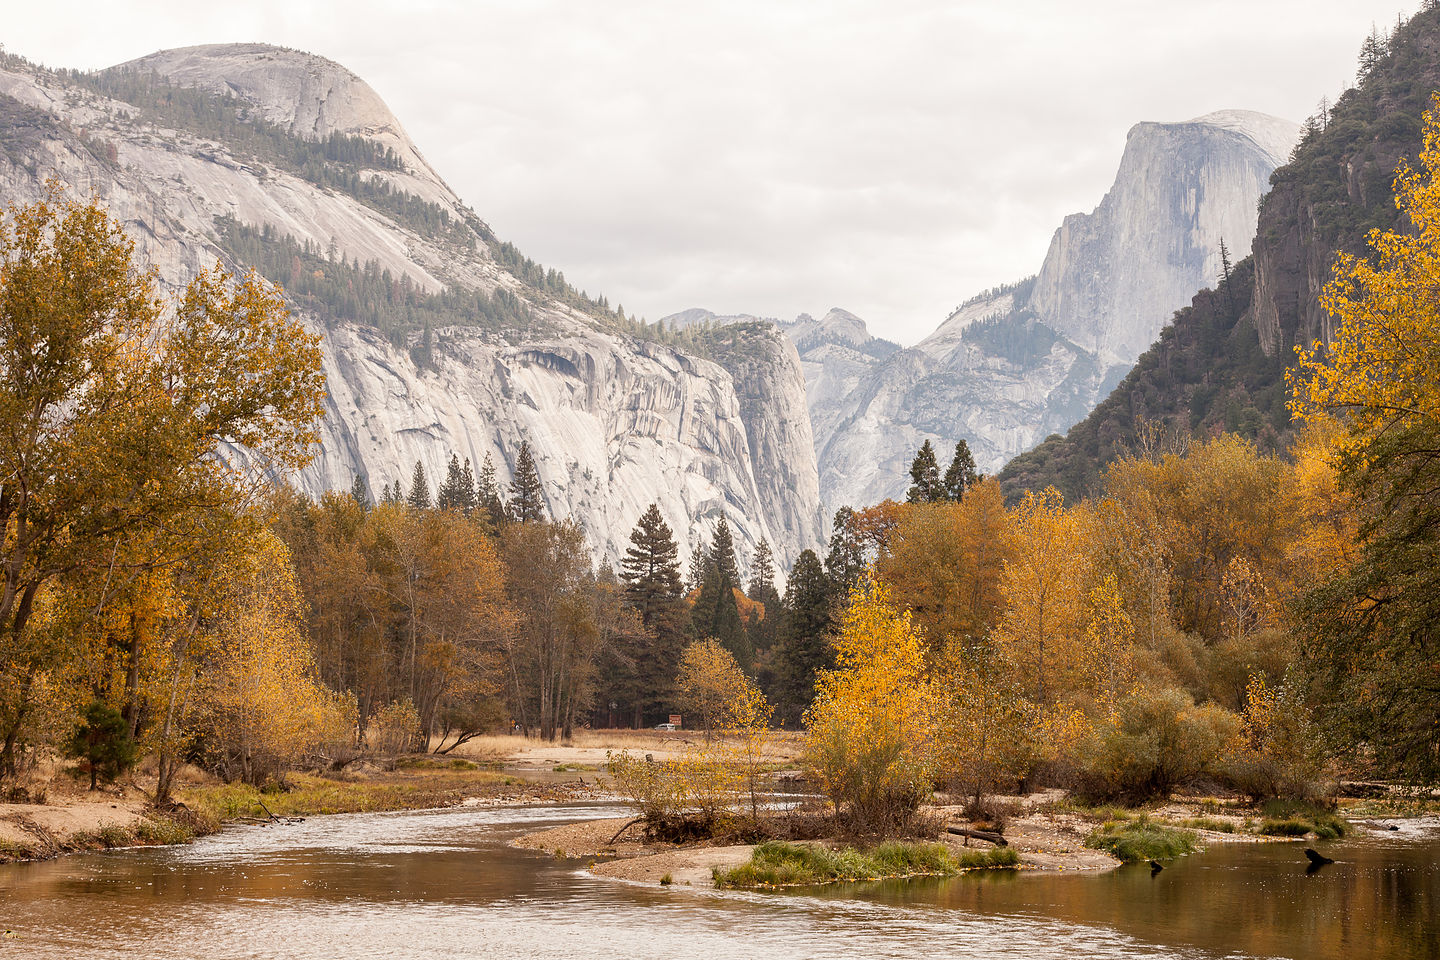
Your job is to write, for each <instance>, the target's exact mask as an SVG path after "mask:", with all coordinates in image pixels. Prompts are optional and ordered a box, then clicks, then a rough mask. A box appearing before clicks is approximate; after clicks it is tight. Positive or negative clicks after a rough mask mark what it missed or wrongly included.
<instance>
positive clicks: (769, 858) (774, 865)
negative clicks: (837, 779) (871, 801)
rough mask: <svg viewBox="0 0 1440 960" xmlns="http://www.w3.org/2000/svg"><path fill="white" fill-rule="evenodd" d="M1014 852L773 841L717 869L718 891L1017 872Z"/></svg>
mask: <svg viewBox="0 0 1440 960" xmlns="http://www.w3.org/2000/svg"><path fill="white" fill-rule="evenodd" d="M1019 860H1020V858H1019V856H1018V855H1017V854H1016V853H1015V851H1014V850H1010V849H1008V848H1004V847H1000V848H997V849H995V850H990V851H979V850H974V851H970V852H969V853H967V854H966V855H965V856H964V857H961V858H960V859H956V858H955V856H954V855H952V854H951V852H950V850H949V848H948V847H946V846H945V845H944V844H943V843H901V842H893V843H882V844H880V845H879V846H876V847H872V848H871V849H869V850H856V849H854V848H846V849H843V850H828V849H826V848H824V847H817V846H810V845H808V844H798V843H789V842H786V841H784V840H771V841H768V842H766V843H762V844H760V845H759V846H758V847H756V848H755V852H754V853H752V854H751V855H750V862H749V863H742V864H741V865H740V866H738V867H735V868H733V869H730V870H720V869H718V868H717V869H716V870H715V871H714V873H713V877H714V880H715V885H716V886H717V887H727V888H754V887H772V888H773V887H800V886H815V885H819V884H824V883H841V882H846V881H857V880H885V879H895V878H902V877H937V876H938V877H944V876H950V875H952V874H955V873H959V872H960V871H961V870H975V869H984V868H990V867H1014V866H1015V865H1017V864H1018V863H1019Z"/></svg>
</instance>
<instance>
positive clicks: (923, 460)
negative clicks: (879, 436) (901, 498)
mask: <svg viewBox="0 0 1440 960" xmlns="http://www.w3.org/2000/svg"><path fill="white" fill-rule="evenodd" d="M942 496H943V494H942V488H941V485H940V464H939V462H938V461H937V460H936V459H935V448H934V447H932V446H930V441H929V440H926V441H925V443H924V445H923V446H921V447H920V452H919V453H917V454H915V459H914V460H913V461H912V462H911V464H910V490H909V492H908V493H906V494H905V500H906V501H907V502H909V503H935V502H936V501H937V500H940V499H942Z"/></svg>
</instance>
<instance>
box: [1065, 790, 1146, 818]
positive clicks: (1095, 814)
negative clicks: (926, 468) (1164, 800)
mask: <svg viewBox="0 0 1440 960" xmlns="http://www.w3.org/2000/svg"><path fill="white" fill-rule="evenodd" d="M1044 809H1045V812H1047V813H1073V814H1075V815H1076V816H1080V817H1084V818H1085V819H1087V820H1096V821H1099V822H1101V823H1123V822H1125V821H1127V820H1133V819H1135V818H1136V817H1140V816H1144V813H1142V812H1137V811H1135V810H1129V809H1126V808H1125V807H1117V806H1115V805H1113V804H1108V803H1107V804H1101V805H1100V806H1093V807H1092V806H1090V805H1089V804H1087V803H1081V802H1080V801H1079V800H1076V799H1075V798H1074V797H1069V796H1067V797H1062V798H1061V799H1059V800H1056V801H1054V802H1052V803H1048V804H1046V805H1045V808H1044Z"/></svg>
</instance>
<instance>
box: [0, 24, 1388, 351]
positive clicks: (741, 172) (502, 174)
mask: <svg viewBox="0 0 1440 960" xmlns="http://www.w3.org/2000/svg"><path fill="white" fill-rule="evenodd" d="M10 6H11V7H12V9H9V10H7V11H6V13H5V18H4V21H3V25H0V42H3V43H4V45H5V48H6V49H7V50H9V51H10V52H12V53H18V54H20V55H21V56H24V57H27V58H29V59H31V60H39V61H41V62H43V63H45V64H46V65H49V66H66V67H80V68H95V67H103V66H108V65H110V64H113V63H117V62H120V61H123V60H128V59H131V58H134V57H137V56H141V55H143V54H146V53H149V52H151V51H154V50H157V49H161V48H165V47H178V46H188V45H191V44H198V43H220V42H233V41H263V42H268V43H276V44H282V45H285V46H290V47H298V48H301V49H304V50H309V51H311V52H314V53H318V54H321V55H324V56H327V57H330V58H331V59H333V60H337V61H339V62H340V63H342V64H344V65H345V66H347V67H349V68H350V69H352V70H354V71H355V72H356V73H358V74H360V76H362V77H364V78H365V79H366V80H367V81H368V82H369V83H370V85H371V86H373V87H374V88H375V89H376V90H377V91H379V93H380V95H381V96H382V97H384V98H385V99H386V100H387V101H388V102H389V104H390V106H391V108H392V109H393V110H394V111H395V113H396V114H397V115H398V116H399V117H400V120H401V122H402V123H403V124H404V125H405V127H406V129H407V130H408V131H409V133H410V135H411V136H412V137H413V138H414V140H415V141H416V143H418V144H419V146H420V149H421V150H422V151H423V152H424V153H425V155H426V157H427V158H428V159H429V160H430V161H431V163H432V164H433V165H434V166H435V168H436V169H437V170H438V171H439V172H440V174H441V175H442V176H444V177H445V178H446V180H448V181H449V183H450V185H451V186H452V187H454V188H455V189H456V191H457V192H458V193H459V194H460V195H461V197H463V198H464V199H465V200H466V202H468V203H469V204H470V205H471V206H473V207H474V208H475V210H476V211H477V212H478V213H479V214H480V216H481V217H483V218H485V219H486V220H487V221H489V223H490V224H491V226H492V227H494V228H495V230H496V232H497V233H498V234H499V235H500V236H501V237H503V238H505V239H508V240H513V241H514V242H515V243H516V244H517V245H518V246H519V247H520V249H522V250H523V251H525V253H527V254H528V255H529V256H531V257H532V258H534V259H536V260H539V261H541V262H543V263H544V264H546V265H547V266H556V267H559V268H560V269H561V270H563V271H564V272H565V274H566V276H567V277H568V278H569V279H570V280H571V282H572V283H574V284H575V285H576V286H579V287H583V288H585V289H586V290H588V291H589V292H590V293H591V294H596V293H602V292H603V293H604V294H606V295H607V296H608V297H609V298H610V302H611V303H612V304H615V303H621V304H623V305H624V306H625V308H626V311H627V312H630V313H639V314H642V315H644V316H646V317H648V318H649V319H651V320H654V319H656V318H658V317H660V316H662V315H664V314H667V313H673V312H675V311H677V310H681V309H684V308H686V307H691V306H701V307H707V308H709V309H712V310H715V311H717V312H720V313H754V314H760V315H763V316H776V317H782V318H786V319H788V318H791V317H793V316H795V315H796V314H798V313H800V312H809V313H812V314H814V315H816V316H819V315H820V314H821V313H823V312H824V311H825V310H826V309H828V308H829V307H832V306H840V307H845V308H846V309H849V310H851V311H852V312H854V313H857V314H859V315H860V316H861V317H863V318H865V320H866V321H867V322H868V323H869V325H870V328H871V330H872V331H873V332H874V333H876V334H877V335H881V336H887V337H890V338H892V339H896V340H899V341H901V342H904V343H913V342H914V341H916V340H918V339H920V338H921V337H923V336H924V335H925V334H926V333H928V332H929V331H930V330H931V329H933V328H934V327H935V326H936V325H938V324H939V323H940V322H941V321H942V320H943V319H944V318H945V316H946V314H947V313H948V312H949V311H950V310H951V309H952V308H953V307H954V306H955V305H956V304H957V303H959V302H960V301H962V300H964V299H966V298H967V297H969V296H970V295H971V294H974V293H976V292H978V291H979V290H981V289H983V288H985V287H989V286H993V285H995V284H998V283H1002V282H1006V281H1010V280H1016V279H1019V278H1020V277H1022V276H1025V275H1027V274H1030V273H1033V272H1035V271H1036V270H1037V269H1038V267H1039V265H1040V262H1041V260H1042V259H1043V257H1044V254H1045V249H1046V246H1047V245H1048V244H1049V241H1050V235H1051V234H1052V233H1053V231H1054V230H1055V228H1056V227H1057V226H1058V225H1059V223H1060V220H1061V218H1062V217H1063V216H1064V215H1065V214H1067V213H1074V212H1078V211H1088V210H1091V209H1093V208H1094V206H1095V205H1096V204H1097V203H1098V202H1099V200H1100V198H1101V197H1102V196H1103V195H1104V193H1105V190H1106V189H1107V188H1108V187H1109V185H1110V182H1111V179H1112V178H1113V176H1114V173H1115V168H1116V166H1117V164H1118V163H1119V160H1120V152H1121V150H1122V148H1123V147H1124V143H1125V132H1126V130H1128V129H1129V128H1130V126H1131V125H1133V124H1134V123H1136V122H1138V121H1141V120H1185V119H1189V118H1191V117H1194V116H1199V115H1201V114H1204V113H1209V112H1211V111H1213V110H1218V109H1226V108H1242V109H1250V110H1260V111H1263V112H1266V113H1271V114H1275V115H1277V116H1281V117H1286V118H1288V119H1291V120H1294V121H1297V122H1299V121H1301V120H1303V119H1304V118H1305V116H1306V115H1308V114H1310V113H1312V112H1313V111H1314V109H1315V106H1316V104H1317V103H1318V101H1319V100H1320V98H1321V97H1322V96H1328V97H1330V98H1331V99H1333V98H1334V97H1335V96H1336V95H1337V94H1338V93H1339V92H1340V91H1341V90H1342V89H1343V88H1344V87H1345V86H1346V85H1347V84H1348V83H1350V82H1351V79H1352V77H1353V74H1354V69H1355V56H1356V53H1357V52H1358V51H1359V48H1360V43H1361V41H1362V40H1363V38H1364V37H1365V35H1366V34H1367V33H1368V32H1369V31H1370V28H1371V25H1372V23H1375V24H1378V25H1379V26H1380V27H1381V28H1382V29H1383V28H1385V27H1387V26H1393V24H1394V22H1395V18H1396V15H1397V14H1399V13H1402V12H1403V13H1404V14H1405V15H1406V16H1407V17H1408V16H1409V15H1410V14H1411V13H1413V11H1414V9H1415V7H1416V2H1415V0H1404V2H1402V0H1207V2H1196V0H1089V2H1077V0H984V2H977V0H952V2H948V3H943V2H918V0H916V2H904V0H883V2H870V0H864V2H862V0H824V2H784V0H759V2H749V0H724V2H713V3H711V2H698V0H689V2H676V0H657V2H631V0H603V2H599V0H572V2H534V0H524V2H522V0H512V2H508V3H495V2H479V0H453V2H440V0H430V2H425V0H394V2H382V0H340V2H328V0H327V2H321V0H274V2H272V0H263V2H253V0H252V2H232V3H226V4H187V5H185V7H184V14H183V16H176V15H175V13H174V11H175V9H176V5H175V4H174V3H173V0H163V2H147V0H131V2H125V0H104V2H95V0H71V2H68V3H66V4H64V5H63V14H62V13H60V12H58V11H57V8H55V7H53V6H47V5H45V4H34V3H27V4H23V5H20V4H11V5H10ZM16 8H18V9H16Z"/></svg>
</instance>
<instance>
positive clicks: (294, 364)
mask: <svg viewBox="0 0 1440 960" xmlns="http://www.w3.org/2000/svg"><path fill="white" fill-rule="evenodd" d="M155 282H156V281H155V275H154V273H153V272H142V271H141V270H140V269H138V268H137V267H136V266H135V263H134V259H133V245H132V243H131V242H130V241H129V240H128V239H127V238H126V237H125V235H124V233H123V231H122V230H121V228H120V226H119V225H118V224H117V223H115V222H114V221H112V220H111V219H110V218H109V217H108V216H107V215H106V213H105V212H104V211H103V210H102V209H101V208H100V207H99V206H98V204H96V203H93V202H92V203H90V204H79V203H76V202H75V201H73V200H70V199H68V198H67V197H65V196H64V194H63V191H62V190H61V188H60V187H58V186H54V185H52V186H51V187H50V188H49V189H48V191H47V193H46V194H45V196H44V197H43V198H42V199H41V200H39V201H37V202H35V203H33V204H30V205H28V206H13V207H11V208H10V209H9V211H8V212H7V214H6V215H5V217H4V220H3V224H0V368H3V370H4V374H5V375H4V377H3V378H0V477H3V479H0V525H3V528H4V529H5V530H6V531H7V535H6V537H5V539H4V543H3V545H0V570H3V576H4V582H3V586H0V688H3V689H4V690H5V691H6V692H5V695H4V696H3V697H0V735H3V741H4V745H3V749H0V773H14V771H15V760H16V746H17V739H18V737H19V735H20V732H21V730H22V729H23V728H24V725H25V724H26V722H27V720H28V719H29V714H30V712H31V710H32V709H34V708H35V706H36V704H37V696H38V694H39V692H40V691H41V689H42V688H43V687H44V686H45V676H46V673H47V671H49V670H50V669H52V668H54V667H55V666H57V663H58V660H57V658H60V659H63V658H65V657H67V656H68V655H69V654H68V652H67V651H66V650H65V649H64V648H63V647H59V648H57V647H55V646H53V645H50V644H47V643H44V642H35V641H36V640H37V639H38V638H37V636H36V635H35V634H34V633H32V632H31V631H29V630H28V629H27V628H28V626H29V623H30V619H31V617H32V615H33V614H34V612H35V611H36V610H37V608H39V607H40V606H41V605H42V604H43V603H45V602H46V601H45V597H44V592H45V591H46V590H48V589H51V588H52V587H57V586H59V585H60V584H61V583H62V581H66V580H75V579H87V578H88V579H93V581H94V582H98V583H101V584H105V583H109V584H114V585H118V584H120V583H121V582H123V581H124V580H125V579H126V578H127V577H128V576H130V575H131V574H135V573H139V572H143V571H146V570H154V569H160V568H166V567H172V566H174V565H176V564H179V563H180V562H182V561H183V560H184V559H185V558H186V557H187V556H189V555H190V554H192V553H194V552H195V551H196V545H197V544H200V543H203V542H205V541H207V540H208V539H210V538H211V537H212V536H213V535H214V532H215V531H216V529H217V528H219V527H222V526H225V525H227V524H232V523H242V524H244V523H248V522H250V521H248V520H247V519H246V518H245V513H244V508H245V506H246V504H247V503H248V502H249V501H250V500H252V499H253V498H254V497H255V496H256V494H257V492H258V491H259V490H260V489H262V487H263V486H264V484H265V483H267V482H268V481H267V476H268V474H270V473H271V472H276V473H283V472H285V471H287V470H289V469H293V468H296V467H299V466H301V465H303V464H304V463H306V462H308V460H309V458H310V456H311V453H310V448H311V445H312V444H313V443H314V441H315V439H316V428H315V424H316V422H317V421H318V419H319V417H320V415H321V412H322V409H323V406H322V405H323V399H324V378H323V376H322V374H321V372H320V351H319V347H318V338H317V337H316V336H315V335H313V334H311V333H309V332H307V331H306V330H304V329H303V328H302V327H301V326H300V325H299V324H298V323H294V322H292V321H291V320H290V318H289V315H288V312H287V311H286V309H285V306H284V303H283V301H282V300H281V299H280V297H279V296H277V295H276V293H275V292H274V291H273V289H272V288H270V287H269V286H268V285H267V284H265V283H264V282H263V281H262V280H260V279H259V278H258V277H257V276H255V275H253V274H251V275H248V276H246V277H243V278H240V279H238V280H237V279H235V278H232V277H231V276H229V275H228V274H226V273H225V272H224V271H223V270H221V269H219V268H218V267H217V268H216V269H214V270H211V271H205V272H203V273H201V274H200V275H199V276H197V277H196V278H195V279H194V280H193V281H192V282H191V283H190V285H189V286H188V287H187V288H186V289H185V291H184V292H183V293H182V294H181V295H180V296H179V297H178V298H177V299H176V300H175V301H174V302H173V303H172V304H169V305H168V306H167V304H165V303H163V302H162V301H161V300H160V299H159V298H157V297H156V294H155ZM142 547H143V549H142Z"/></svg>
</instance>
